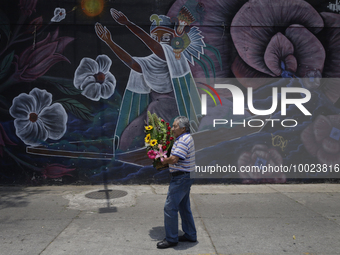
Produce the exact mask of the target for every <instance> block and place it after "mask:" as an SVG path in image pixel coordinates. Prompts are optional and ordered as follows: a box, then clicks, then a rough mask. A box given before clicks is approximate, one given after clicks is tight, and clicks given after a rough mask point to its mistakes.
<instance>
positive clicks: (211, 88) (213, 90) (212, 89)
mask: <svg viewBox="0 0 340 255" xmlns="http://www.w3.org/2000/svg"><path fill="white" fill-rule="evenodd" d="M197 83H199V84H201V85H204V86H206V87H207V88H209V89H210V90H211V91H212V92H214V94H215V95H216V96H217V98H218V100H219V101H220V104H221V105H222V100H221V98H220V96H219V94H218V93H217V91H216V90H215V89H214V88H213V87H211V86H210V85H208V84H205V83H203V82H197ZM199 89H201V90H203V91H204V92H206V93H207V94H208V95H209V96H210V97H211V98H212V100H214V103H215V106H216V105H217V103H216V100H215V97H214V96H213V95H212V94H211V92H210V91H209V90H207V89H204V88H200V87H199Z"/></svg>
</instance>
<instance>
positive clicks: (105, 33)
mask: <svg viewBox="0 0 340 255" xmlns="http://www.w3.org/2000/svg"><path fill="white" fill-rule="evenodd" d="M95 30H96V34H97V35H98V37H99V38H100V39H101V40H102V41H103V42H105V43H106V44H107V45H108V46H109V47H110V48H111V50H112V51H113V52H114V53H115V54H116V56H117V57H118V58H119V59H120V60H121V61H123V63H124V64H125V65H127V66H128V67H129V68H131V69H133V70H134V71H136V72H139V73H142V68H141V66H140V65H139V64H138V63H137V62H136V61H135V60H134V59H133V58H132V57H131V55H130V54H129V53H127V52H126V51H125V50H123V49H122V48H121V47H120V46H118V45H117V44H116V43H115V42H114V41H112V38H111V33H110V31H109V30H108V29H107V28H106V27H103V26H102V25H101V24H100V23H96V25H95Z"/></svg>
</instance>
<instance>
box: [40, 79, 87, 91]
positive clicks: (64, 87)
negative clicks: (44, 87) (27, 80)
mask: <svg viewBox="0 0 340 255" xmlns="http://www.w3.org/2000/svg"><path fill="white" fill-rule="evenodd" d="M40 79H43V80H45V81H47V82H49V83H51V84H53V85H54V86H56V87H57V88H58V89H59V90H60V91H61V92H63V93H64V94H66V95H69V96H74V95H79V94H80V93H81V90H79V89H77V88H76V87H74V85H73V80H72V79H65V78H58V77H51V76H42V77H40Z"/></svg>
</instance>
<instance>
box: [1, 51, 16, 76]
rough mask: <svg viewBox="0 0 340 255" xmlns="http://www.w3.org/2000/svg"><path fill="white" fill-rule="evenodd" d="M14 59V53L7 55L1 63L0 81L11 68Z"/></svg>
mask: <svg viewBox="0 0 340 255" xmlns="http://www.w3.org/2000/svg"><path fill="white" fill-rule="evenodd" d="M13 57H14V51H12V53H10V54H8V55H7V56H6V57H5V58H4V59H3V60H2V62H1V66H0V79H2V78H4V77H5V76H6V74H7V73H8V70H9V68H10V66H11V63H12V61H13Z"/></svg>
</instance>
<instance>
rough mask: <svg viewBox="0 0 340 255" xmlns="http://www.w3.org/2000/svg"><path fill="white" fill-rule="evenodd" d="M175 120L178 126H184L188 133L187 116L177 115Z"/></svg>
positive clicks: (188, 123)
mask: <svg viewBox="0 0 340 255" xmlns="http://www.w3.org/2000/svg"><path fill="white" fill-rule="evenodd" d="M175 121H177V122H178V126H179V127H180V128H183V127H185V132H189V133H190V122H189V120H188V118H187V117H185V116H178V117H177V118H176V119H175Z"/></svg>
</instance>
